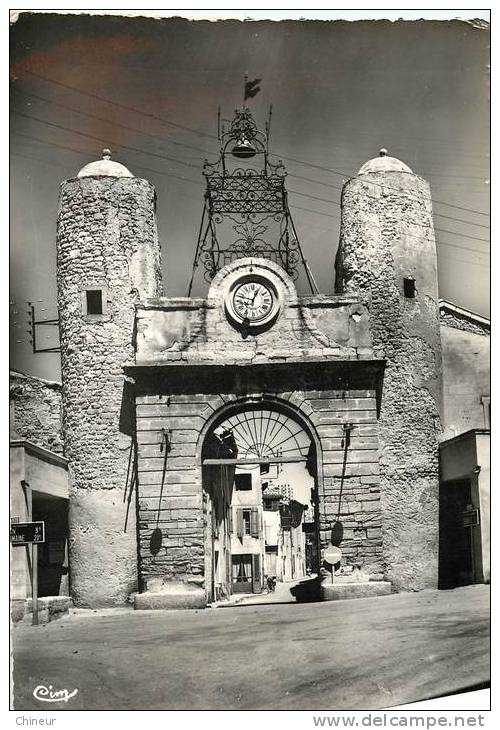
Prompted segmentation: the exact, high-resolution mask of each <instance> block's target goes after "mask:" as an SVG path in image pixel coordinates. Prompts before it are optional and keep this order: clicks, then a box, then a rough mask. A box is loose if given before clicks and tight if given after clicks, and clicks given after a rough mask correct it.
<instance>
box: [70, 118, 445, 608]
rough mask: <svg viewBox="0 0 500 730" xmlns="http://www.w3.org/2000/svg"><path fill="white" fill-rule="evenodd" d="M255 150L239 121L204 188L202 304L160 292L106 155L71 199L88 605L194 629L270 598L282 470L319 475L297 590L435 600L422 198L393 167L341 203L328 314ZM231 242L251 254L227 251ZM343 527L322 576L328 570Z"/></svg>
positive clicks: (81, 594)
mask: <svg viewBox="0 0 500 730" xmlns="http://www.w3.org/2000/svg"><path fill="white" fill-rule="evenodd" d="M260 134H261V133H259V132H258V131H257V130H256V127H255V123H254V122H253V120H252V119H251V115H250V114H249V112H248V110H247V109H243V110H242V112H237V113H236V117H235V121H234V123H233V125H232V127H231V130H230V132H229V133H228V134H227V135H226V138H223V139H222V143H221V159H220V161H219V163H218V165H208V166H206V170H205V176H206V179H207V193H206V196H205V205H206V208H205V211H204V218H203V219H202V225H201V227H200V238H199V241H198V249H197V253H196V257H195V267H194V272H196V270H197V267H198V270H202V271H203V272H204V273H205V277H206V279H207V280H208V282H209V286H208V291H207V294H206V296H204V297H193V296H188V297H182V298H180V297H174V298H172V297H168V295H167V296H165V294H164V292H163V290H162V282H161V273H160V246H159V242H158V237H157V232H156V219H155V210H156V196H155V192H154V189H153V188H152V186H151V185H150V183H149V182H147V181H146V180H141V179H139V178H136V177H134V176H133V175H132V174H131V173H130V172H129V171H128V170H127V169H126V168H124V167H123V166H122V165H119V164H118V163H115V162H113V161H111V160H110V157H109V154H108V152H107V151H106V154H105V156H104V159H103V160H101V161H98V162H96V163H91V164H90V165H88V166H86V167H85V168H84V169H83V170H82V171H80V173H79V175H78V177H76V178H74V179H70V180H67V181H65V182H63V183H62V186H61V194H60V205H59V217H58V230H57V256H58V296H59V312H60V333H61V353H62V373H63V377H62V400H63V432H64V439H65V456H66V458H67V459H68V465H69V473H70V491H69V500H70V510H69V530H70V563H71V586H72V595H73V599H74V601H75V603H76V604H77V605H82V606H106V605H119V604H121V603H123V602H124V601H125V600H127V598H128V597H129V596H130V595H131V594H133V596H134V602H135V606H136V608H155V607H182V606H189V607H201V606H205V605H206V604H207V602H210V601H213V600H217V599H221V598H225V597H228V596H229V595H231V594H232V593H234V592H237V591H238V590H248V589H249V587H250V585H251V590H252V592H258V591H259V590H261V589H262V586H263V585H264V576H265V575H266V574H269V571H270V568H271V566H272V565H274V566H276V565H277V563H276V562H274V563H273V558H272V557H271V555H272V553H273V550H274V543H273V544H272V543H271V542H270V541H269V543H268V547H270V548H271V547H273V550H267V549H266V537H265V535H266V525H268V524H269V525H270V524H271V522H270V521H272V520H271V518H269V519H267V520H266V516H265V513H266V509H265V505H266V499H265V497H264V496H263V495H265V489H263V481H265V479H264V476H263V475H265V474H266V470H268V469H270V468H271V466H272V465H276V464H281V465H283V466H286V467H287V468H288V465H296V466H297V469H298V471H297V474H299V472H300V469H302V470H303V473H306V471H307V479H302V484H300V483H299V482H301V479H300V477H299V476H297V475H296V476H295V477H294V479H295V480H296V481H297V483H296V484H295V485H294V487H293V491H292V494H297V493H298V492H297V490H298V491H299V492H300V489H303V490H306V491H307V492H308V493H309V498H308V499H307V500H305V504H304V507H305V508H306V511H307V515H308V516H307V519H302V523H304V524H303V529H302V531H301V537H300V539H299V538H298V536H297V535H296V537H297V539H296V540H295V543H296V546H298V545H299V543H300V553H301V554H302V553H304V554H303V555H302V556H301V557H300V561H301V562H300V561H299V551H298V549H295V552H294V549H293V546H292V545H289V546H285V544H284V542H283V545H282V554H283V555H284V554H285V553H286V552H287V551H288V553H289V556H290V557H289V560H290V566H291V561H292V553H293V559H294V563H295V562H297V566H298V564H299V562H300V566H298V567H294V569H293V570H292V568H291V567H290V573H289V574H290V575H293V573H295V574H296V575H299V573H302V574H303V573H307V572H309V573H312V574H314V575H315V576H316V578H315V579H316V581H317V585H318V596H320V595H321V576H322V574H323V573H324V571H325V569H326V568H327V569H329V570H330V571H333V573H334V575H335V574H336V572H337V571H339V570H341V569H342V570H343V569H352V570H355V571H356V575H357V580H358V581H359V582H362V581H364V582H365V583H366V584H367V585H368V584H370V585H373V586H374V590H378V591H379V592H383V591H385V590H389V591H390V590H420V589H424V588H432V587H436V586H437V584H438V559H439V481H440V476H439V441H440V438H441V429H442V426H441V402H442V383H443V373H442V353H441V336H440V327H441V323H440V309H439V301H438V288H437V269H436V248H435V238H434V229H433V220H432V208H431V199H430V189H429V186H428V184H427V183H426V182H425V181H424V180H423V179H422V178H420V177H418V176H417V175H415V174H414V173H413V172H412V171H411V170H410V168H408V167H407V166H406V165H405V164H404V163H402V162H400V161H399V160H397V159H395V158H392V157H388V156H387V155H386V154H385V151H382V153H381V155H380V156H379V157H377V158H375V159H374V160H371V161H369V162H368V163H366V164H365V165H363V167H362V168H361V169H360V171H359V173H358V175H357V176H356V177H354V178H353V179H352V180H349V181H348V182H347V183H346V184H345V185H344V189H343V193H342V222H341V236H340V245H339V248H338V253H337V259H336V265H335V268H336V273H335V292H334V293H333V294H321V293H318V292H317V291H315V290H314V287H313V286H312V283H311V275H310V272H309V270H308V268H307V263H306V262H305V260H304V259H303V256H302V254H301V250H300V243H299V241H298V238H297V235H296V231H295V227H294V225H293V221H292V220H291V216H290V211H289V209H288V204H287V199H286V189H285V186H284V172H283V169H282V166H280V165H278V166H274V167H273V166H272V165H271V164H270V162H269V158H268V156H267V140H264V141H262V139H261V137H259V135H260ZM261 136H262V135H261ZM259 145H260V146H259ZM259 155H261V156H262V160H263V162H262V164H260V163H259V165H260V166H259V167H253V168H252V167H251V166H250V167H245V165H247V164H248V165H250V163H253V162H254V159H253V158H254V157H255V158H257V157H258V156H259ZM250 158H251V159H250ZM230 159H231V160H232V161H233V163H235V164H236V167H234V166H233V167H231V166H230V164H229V161H230ZM248 160H249V161H248ZM235 161H236V162H235ZM242 166H243V167H242ZM242 170H243V172H242ZM225 216H226V217H227V216H229V218H230V221H232V222H230V225H229V227H226V229H223V226H224V221H225V218H224V217H225ZM226 223H227V220H226ZM275 223H276V224H277V225H278V232H277V234H276V236H277V238H276V239H275V240H276V243H275V244H273V245H272V246H271V245H270V244H269V241H270V240H271V236H272V235H274V234H272V232H271V224H275ZM218 226H219V228H217V227H218ZM219 229H220V230H219ZM229 229H233V230H234V231H236V233H237V236H238V238H237V239H236V240H234V234H233V239H232V242H231V243H229V244H224V243H223V236H224V235H228V234H227V231H228V230H229ZM224 230H225V233H224ZM216 231H219V232H218V233H217V236H218V237H216ZM332 248H333V242H332ZM168 255H169V252H167V260H168ZM299 265H303V267H304V271H303V274H304V276H305V277H306V279H307V280H308V281H309V283H310V284H311V288H312V291H311V293H310V294H307V295H304V294H299V293H298V290H297V286H296V284H295V279H296V275H297V267H298V266H299ZM332 273H333V272H332ZM332 278H333V276H332ZM167 294H168V293H167ZM269 511H272V510H269ZM302 523H299V524H302ZM282 524H283V521H282V520H281V521H280V527H281V526H282ZM339 524H340V525H341V531H342V539H341V545H340V547H341V550H342V558H341V560H340V561H339V564H338V565H336V566H333V567H331V566H328V565H326V564H325V563H324V562H323V554H324V550H325V548H327V547H328V546H329V545H331V544H332V539H333V533H335V535H338V534H339ZM269 529H270V528H268V531H269ZM293 529H297V527H294V528H293ZM299 531H300V530H299ZM303 534H305V537H304V536H303ZM288 539H292V535H291V532H288V536H287V540H288ZM337 543H338V540H337ZM277 554H278V553H277V552H276V558H277ZM307 556H309V557H307ZM285 563H286V559H285ZM285 563H284V564H285ZM276 572H278V568H277V567H276ZM285 572H286V570H285ZM346 572H348V570H346ZM282 575H283V571H282ZM323 595H325V594H324V592H323Z"/></svg>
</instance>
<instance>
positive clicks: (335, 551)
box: [323, 545, 342, 565]
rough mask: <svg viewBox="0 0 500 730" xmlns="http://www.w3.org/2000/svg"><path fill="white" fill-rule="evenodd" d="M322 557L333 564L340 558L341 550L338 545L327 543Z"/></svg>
mask: <svg viewBox="0 0 500 730" xmlns="http://www.w3.org/2000/svg"><path fill="white" fill-rule="evenodd" d="M323 558H324V560H325V562H327V563H330V565H335V564H336V563H339V562H340V559H341V558H342V550H341V549H340V548H339V547H335V545H329V546H328V547H327V548H326V550H325V554H324V556H323Z"/></svg>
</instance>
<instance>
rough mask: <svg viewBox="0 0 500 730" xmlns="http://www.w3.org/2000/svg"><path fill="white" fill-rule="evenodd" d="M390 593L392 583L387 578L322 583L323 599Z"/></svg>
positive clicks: (367, 596)
mask: <svg viewBox="0 0 500 730" xmlns="http://www.w3.org/2000/svg"><path fill="white" fill-rule="evenodd" d="M390 593H392V585H391V583H389V581H386V580H377V581H371V580H370V581H352V582H351V583H348V582H342V583H323V584H322V585H321V598H322V600H323V601H344V600H348V599H351V598H373V597H374V596H388V595H389V594H390Z"/></svg>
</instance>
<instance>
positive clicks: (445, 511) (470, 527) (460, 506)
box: [439, 479, 478, 589]
mask: <svg viewBox="0 0 500 730" xmlns="http://www.w3.org/2000/svg"><path fill="white" fill-rule="evenodd" d="M471 502H472V494H471V482H470V479H460V480H455V481H449V482H445V483H444V484H441V486H440V491H439V588H441V589H446V588H457V587H458V586H465V585H470V584H472V583H475V582H476V580H475V565H474V535H473V531H474V530H475V529H478V526H477V525H476V524H475V523H474V521H473V520H470V519H468V518H469V516H470V515H473V514H474V510H473V509H472V505H471Z"/></svg>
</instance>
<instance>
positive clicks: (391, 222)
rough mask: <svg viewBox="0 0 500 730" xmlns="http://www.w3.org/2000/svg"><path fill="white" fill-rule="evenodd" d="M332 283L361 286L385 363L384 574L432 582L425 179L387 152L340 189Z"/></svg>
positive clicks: (431, 365)
mask: <svg viewBox="0 0 500 730" xmlns="http://www.w3.org/2000/svg"><path fill="white" fill-rule="evenodd" d="M336 289H337V291H338V292H341V291H346V292H349V291H360V292H365V293H366V296H367V300H368V302H369V307H370V321H371V331H372V336H373V344H374V350H375V354H376V356H377V357H379V358H383V359H385V360H386V367H385V373H384V381H383V386H382V397H381V410H380V421H379V434H380V479H381V500H382V534H383V549H384V559H385V565H386V576H387V578H388V579H389V580H390V581H391V582H392V583H393V585H394V587H395V588H396V589H398V590H419V589H422V588H427V587H437V579H438V521H439V502H438V496H439V464H438V435H439V433H440V420H439V413H440V401H441V370H442V364H441V341H440V331H439V308H438V280H437V262H436V242H435V237H434V226H433V220H432V205H431V193H430V187H429V185H428V183H427V182H426V181H425V180H423V179H422V178H420V177H418V176H417V175H415V174H413V172H412V171H411V170H410V168H409V167H408V166H407V165H405V164H404V163H403V162H401V161H400V160H397V159H395V158H393V157H388V156H387V152H386V150H381V151H380V157H378V158H375V159H374V160H370V161H369V162H367V163H366V164H365V165H363V167H362V168H361V169H360V171H359V173H358V175H357V176H356V177H355V178H352V179H351V180H349V181H348V182H346V183H345V185H344V188H343V191H342V222H341V232H340V245H339V250H338V253H337V260H336Z"/></svg>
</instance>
